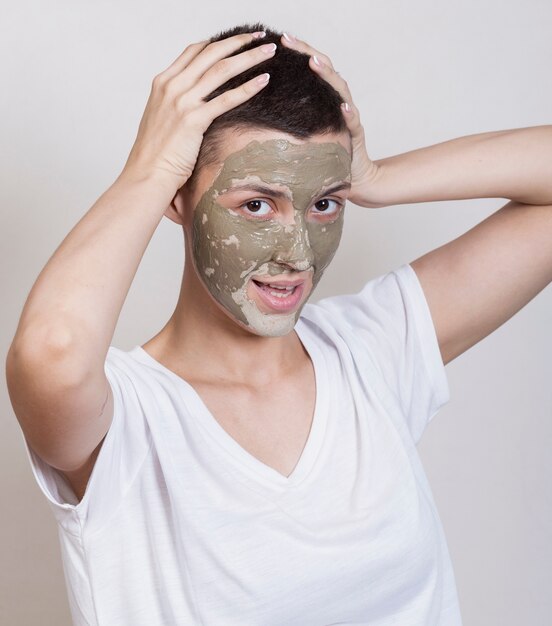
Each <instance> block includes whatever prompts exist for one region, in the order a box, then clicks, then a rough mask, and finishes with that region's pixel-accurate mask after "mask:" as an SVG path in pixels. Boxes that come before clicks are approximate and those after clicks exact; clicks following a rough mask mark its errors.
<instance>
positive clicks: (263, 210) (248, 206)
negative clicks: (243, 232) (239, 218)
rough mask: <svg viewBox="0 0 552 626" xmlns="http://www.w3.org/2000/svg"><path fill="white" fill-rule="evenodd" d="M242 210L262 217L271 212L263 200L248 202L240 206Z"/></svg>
mask: <svg viewBox="0 0 552 626" xmlns="http://www.w3.org/2000/svg"><path fill="white" fill-rule="evenodd" d="M242 208H243V209H245V210H246V211H248V212H249V213H252V214H253V213H254V214H255V215H262V216H266V215H268V214H269V213H270V211H271V208H270V204H268V202H266V201H265V200H249V201H248V202H246V203H244V204H242Z"/></svg>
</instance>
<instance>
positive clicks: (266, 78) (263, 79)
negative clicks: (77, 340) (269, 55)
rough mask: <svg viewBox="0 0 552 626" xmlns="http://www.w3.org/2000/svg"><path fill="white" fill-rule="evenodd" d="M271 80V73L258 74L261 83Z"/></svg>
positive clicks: (258, 80)
mask: <svg viewBox="0 0 552 626" xmlns="http://www.w3.org/2000/svg"><path fill="white" fill-rule="evenodd" d="M269 80H270V74H261V75H260V76H257V82H258V83H259V85H264V84H265V83H268V81H269Z"/></svg>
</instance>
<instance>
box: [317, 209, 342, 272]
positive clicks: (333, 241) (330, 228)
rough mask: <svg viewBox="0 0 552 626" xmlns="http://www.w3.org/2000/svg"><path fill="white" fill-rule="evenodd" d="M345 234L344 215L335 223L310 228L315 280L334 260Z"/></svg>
mask: <svg viewBox="0 0 552 626" xmlns="http://www.w3.org/2000/svg"><path fill="white" fill-rule="evenodd" d="M342 233H343V214H342V215H341V216H340V217H339V218H338V219H337V220H336V221H335V222H333V223H328V224H313V225H311V226H310V228H309V240H310V244H311V247H312V250H313V254H314V266H315V280H317V279H320V276H321V274H322V272H323V271H324V270H325V269H326V267H327V266H328V265H329V264H330V262H331V260H332V259H333V257H334V255H335V253H336V251H337V248H338V247H339V242H340V241H341V235H342Z"/></svg>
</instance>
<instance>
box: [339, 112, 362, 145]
mask: <svg viewBox="0 0 552 626" xmlns="http://www.w3.org/2000/svg"><path fill="white" fill-rule="evenodd" d="M341 110H342V111H343V117H344V119H345V123H346V124H347V128H348V129H349V132H350V133H351V139H352V140H353V148H358V147H363V146H364V145H365V143H364V128H363V127H362V123H361V121H360V114H359V111H358V109H357V107H356V106H355V105H354V104H353V103H352V102H344V103H343V104H342V105H341Z"/></svg>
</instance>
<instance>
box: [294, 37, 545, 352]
mask: <svg viewBox="0 0 552 626" xmlns="http://www.w3.org/2000/svg"><path fill="white" fill-rule="evenodd" d="M283 43H284V45H287V46H290V47H293V48H295V49H297V50H300V51H302V52H305V53H307V54H310V55H313V56H312V58H311V61H310V67H311V68H312V70H313V71H314V72H316V73H318V74H319V75H320V76H321V77H322V78H324V79H325V80H327V81H328V82H329V83H330V84H331V85H332V86H333V87H334V88H335V89H336V90H337V91H338V92H339V93H340V94H341V96H342V98H343V100H344V105H343V115H344V118H345V120H346V122H347V126H348V128H349V131H350V133H351V139H352V145H353V161H352V176H353V180H352V189H351V193H350V195H349V199H350V200H351V201H352V202H354V203H355V204H358V205H359V206H364V207H372V208H377V207H383V206H388V205H392V204H408V203H414V202H431V201H436V200H459V199H466V198H483V197H489V198H508V199H510V200H511V202H508V203H507V204H506V205H505V206H504V207H502V208H501V209H500V210H498V211H496V212H495V213H493V214H492V215H491V216H490V217H488V218H487V219H485V220H483V221H482V222H481V223H480V224H477V225H476V226H474V227H473V228H472V229H470V230H469V231H468V232H466V233H465V234H463V235H461V236H460V237H458V238H456V239H454V240H453V241H450V242H449V243H446V244H445V245H443V246H441V247H439V248H437V249H435V250H432V251H431V252H428V253H427V254H425V255H423V256H422V257H420V258H418V259H416V260H414V261H413V262H412V263H411V266H412V268H413V269H414V271H415V272H416V275H417V276H418V279H419V281H420V283H421V285H422V288H423V291H424V294H425V296H426V299H427V302H428V305H429V309H430V311H431V315H432V318H433V322H434V326H435V330H436V334H437V339H438V341H439V347H440V350H441V356H442V359H443V362H444V363H448V362H450V361H452V360H453V359H454V358H456V357H457V356H459V355H460V354H462V353H463V352H465V351H466V350H467V349H468V348H470V347H471V346H473V345H474V344H476V343H477V342H479V341H481V339H483V338H484V337H486V336H487V335H489V334H490V333H491V332H493V331H494V330H496V329H497V328H498V327H499V326H501V325H502V324H503V323H504V322H506V321H507V320H508V319H509V318H510V317H512V316H513V315H514V314H515V313H516V312H517V311H519V310H520V309H521V308H522V307H523V306H525V305H526V304H527V303H528V302H529V301H530V300H532V299H533V298H534V297H535V296H536V295H537V294H538V293H539V292H540V291H541V290H542V289H544V287H546V286H547V285H548V284H549V283H550V281H551V280H552V126H550V125H548V126H537V127H532V128H521V129H515V130H505V131H499V132H491V133H482V134H478V135H471V136H468V137H460V138H458V139H453V140H451V141H446V142H443V143H440V144H436V145H433V146H429V147H427V148H422V149H419V150H413V151H411V152H407V153H404V154H400V155H397V156H393V157H390V158H387V159H381V160H379V161H371V160H370V158H369V157H368V153H367V151H366V145H365V138H364V131H363V128H362V125H361V123H360V117H359V112H358V109H357V108H356V107H355V105H354V103H353V101H352V98H351V93H350V91H349V88H348V86H347V83H346V82H345V80H344V79H343V78H342V77H341V76H340V75H339V74H337V73H336V72H335V71H334V69H333V67H332V64H331V61H330V59H329V58H328V57H326V56H325V55H323V54H321V53H319V52H317V51H316V50H314V49H313V48H312V47H310V46H309V45H308V44H306V43H305V42H302V41H298V40H294V41H289V40H284V41H283ZM345 103H346V104H345Z"/></svg>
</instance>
